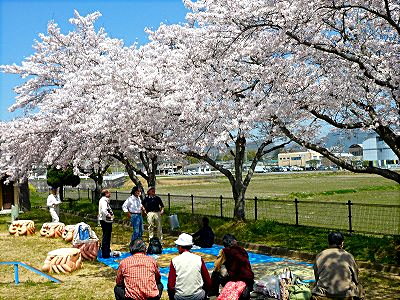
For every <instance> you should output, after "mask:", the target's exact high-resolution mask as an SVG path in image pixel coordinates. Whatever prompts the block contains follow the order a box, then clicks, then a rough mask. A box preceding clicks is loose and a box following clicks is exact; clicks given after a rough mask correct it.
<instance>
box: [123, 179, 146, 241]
mask: <svg viewBox="0 0 400 300" xmlns="http://www.w3.org/2000/svg"><path fill="white" fill-rule="evenodd" d="M140 194H141V192H140V189H139V187H137V186H134V187H133V188H132V191H131V196H129V198H128V199H126V200H125V202H124V204H122V210H123V211H124V212H125V213H126V215H127V217H128V218H129V219H130V221H131V225H132V229H133V232H132V238H131V240H132V241H134V240H136V239H138V238H142V235H143V218H142V210H144V208H143V205H142V201H141V200H140Z"/></svg>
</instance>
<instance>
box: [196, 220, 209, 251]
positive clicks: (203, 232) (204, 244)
mask: <svg viewBox="0 0 400 300" xmlns="http://www.w3.org/2000/svg"><path fill="white" fill-rule="evenodd" d="M202 222H203V226H202V227H201V228H200V230H199V231H197V232H196V233H195V234H193V242H194V244H195V245H196V246H199V247H201V248H211V247H212V245H213V244H214V232H213V230H212V229H211V227H210V226H209V225H208V224H209V220H208V218H207V217H203V219H202Z"/></svg>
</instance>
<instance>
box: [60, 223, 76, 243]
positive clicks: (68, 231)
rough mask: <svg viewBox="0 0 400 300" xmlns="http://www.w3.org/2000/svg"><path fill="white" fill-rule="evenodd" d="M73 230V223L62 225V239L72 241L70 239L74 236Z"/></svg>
mask: <svg viewBox="0 0 400 300" xmlns="http://www.w3.org/2000/svg"><path fill="white" fill-rule="evenodd" d="M74 230H75V225H67V226H65V227H64V230H63V232H62V235H61V237H62V238H63V239H64V241H66V242H72V239H73V238H74Z"/></svg>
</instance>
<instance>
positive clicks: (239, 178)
mask: <svg viewBox="0 0 400 300" xmlns="http://www.w3.org/2000/svg"><path fill="white" fill-rule="evenodd" d="M231 138H232V140H233V141H234V142H235V151H232V150H231V151H230V153H231V154H232V156H233V157H234V159H235V160H234V162H235V166H234V169H235V174H234V175H233V174H232V172H231V171H230V170H228V169H226V168H224V167H223V166H222V165H219V164H217V162H216V161H215V160H214V159H212V158H211V157H209V156H208V155H207V154H204V155H201V154H199V153H197V152H194V151H188V152H185V153H184V154H186V155H187V156H191V157H194V158H197V159H201V160H203V161H205V162H207V163H208V164H209V165H210V166H212V167H214V168H215V169H217V170H218V171H220V172H221V173H222V174H223V175H225V176H226V177H227V178H228V180H229V183H230V185H231V188H232V195H233V200H234V202H235V207H234V210H233V217H234V219H235V220H238V221H239V220H240V221H243V220H245V217H246V215H245V200H246V191H247V187H248V186H249V184H250V181H251V178H252V177H253V174H254V169H255V167H256V165H257V163H258V162H259V161H260V160H261V158H262V157H263V156H264V155H265V154H267V153H269V152H273V151H275V150H277V149H280V148H282V147H284V146H285V145H287V144H289V143H290V141H287V142H283V143H281V144H278V145H276V146H273V147H271V148H269V149H266V147H267V146H268V145H271V144H273V141H272V140H266V141H264V142H262V143H261V145H260V146H259V147H258V149H257V152H256V155H255V156H254V158H253V160H252V162H251V166H250V168H249V170H248V172H247V174H246V176H245V178H244V179H243V165H244V163H245V155H246V138H245V137H244V136H243V135H239V136H238V137H237V138H236V139H234V138H233V136H231ZM227 147H228V148H230V147H229V145H227Z"/></svg>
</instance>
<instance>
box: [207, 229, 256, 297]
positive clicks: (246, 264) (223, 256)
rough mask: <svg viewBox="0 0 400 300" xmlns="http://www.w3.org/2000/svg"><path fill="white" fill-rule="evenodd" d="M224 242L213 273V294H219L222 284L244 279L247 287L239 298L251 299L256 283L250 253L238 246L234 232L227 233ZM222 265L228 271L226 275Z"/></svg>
mask: <svg viewBox="0 0 400 300" xmlns="http://www.w3.org/2000/svg"><path fill="white" fill-rule="evenodd" d="M222 244H223V245H224V248H223V249H221V250H220V251H219V254H218V257H217V259H216V261H215V263H214V271H213V273H212V275H211V279H212V291H211V295H218V294H219V285H220V284H222V285H225V284H226V283H227V282H228V281H243V282H245V283H246V288H245V289H244V291H243V293H242V295H241V296H240V298H239V299H241V300H242V299H243V300H244V299H250V292H251V291H252V290H253V285H254V273H253V271H252V270H251V265H250V261H249V255H248V254H247V252H246V250H244V249H243V248H242V247H240V246H238V244H237V240H236V238H235V236H233V235H232V234H225V235H224V237H223V238H222ZM222 265H224V266H225V268H226V271H227V272H228V274H227V276H225V277H223V276H222V274H221V267H222Z"/></svg>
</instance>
